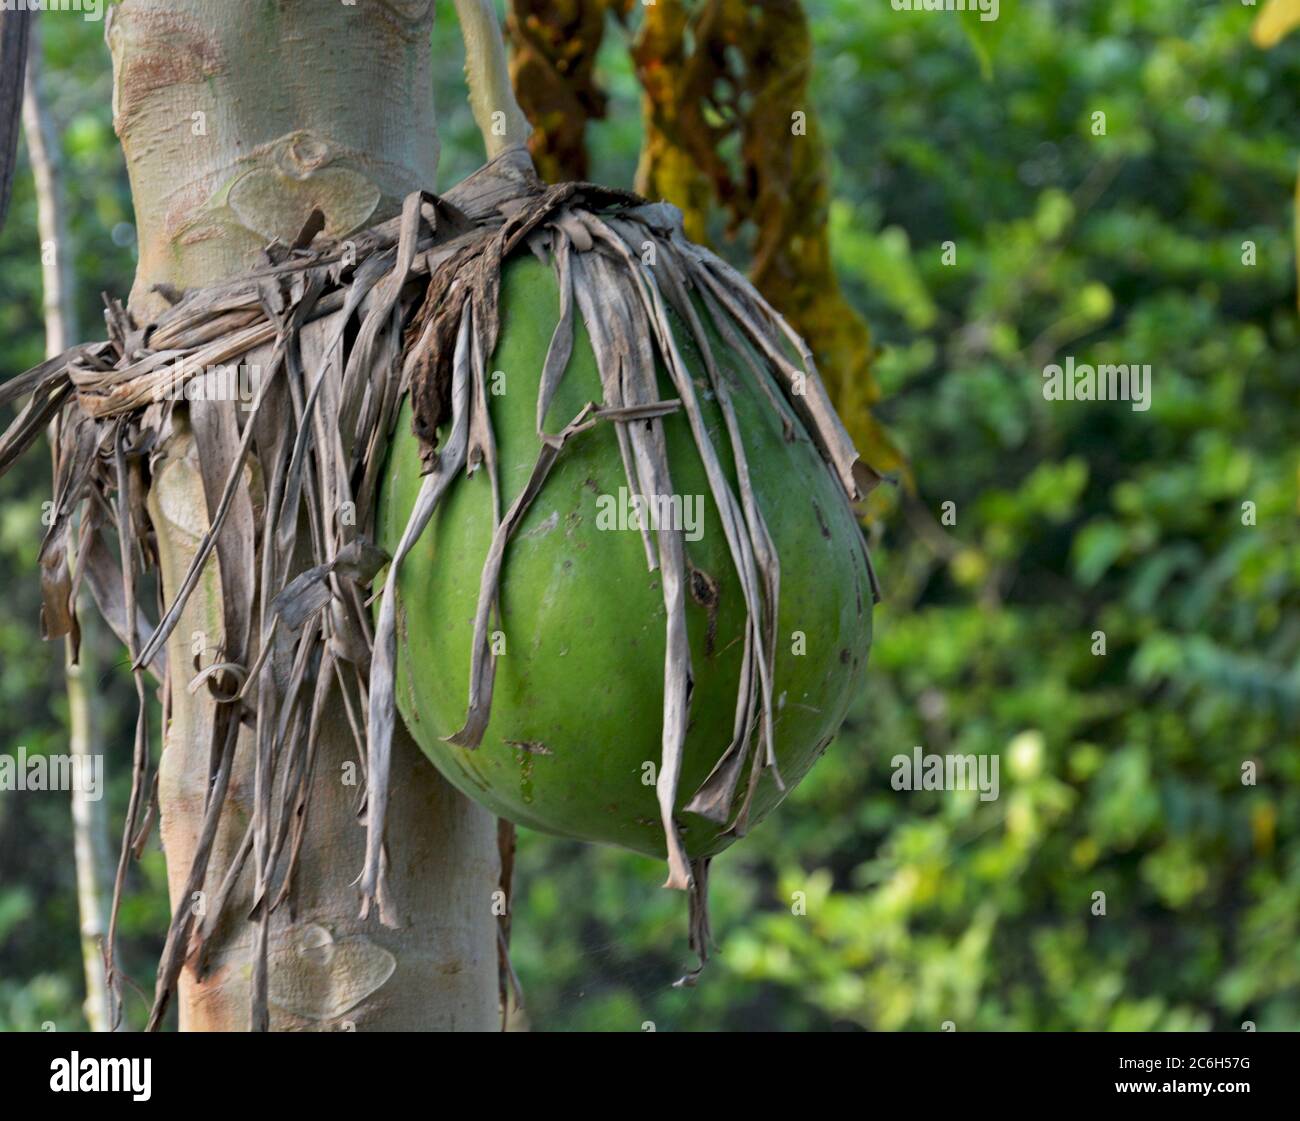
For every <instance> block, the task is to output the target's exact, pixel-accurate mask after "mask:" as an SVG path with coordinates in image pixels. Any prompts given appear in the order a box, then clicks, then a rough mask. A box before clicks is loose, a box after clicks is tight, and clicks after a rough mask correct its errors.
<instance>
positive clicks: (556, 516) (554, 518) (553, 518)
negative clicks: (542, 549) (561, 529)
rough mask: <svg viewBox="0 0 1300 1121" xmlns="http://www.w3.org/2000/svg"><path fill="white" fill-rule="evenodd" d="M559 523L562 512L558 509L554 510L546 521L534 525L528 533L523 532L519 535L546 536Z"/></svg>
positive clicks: (530, 536) (529, 536)
mask: <svg viewBox="0 0 1300 1121" xmlns="http://www.w3.org/2000/svg"><path fill="white" fill-rule="evenodd" d="M559 524H560V512H559V511H558V510H552V511H551V513H550V515H549V516H548V517H547V518H546V520H545V521H543V522H541V523H540V524H538V525H535V526H533V528H532V529H530V530H528V531H527V532H526V533H521V534H520V535H519V536H520V537H528V538H536V537H545V536H546V535H547V534H548V533H550V532H551V530H553V529H554V528H555V527H556V526H557V525H559Z"/></svg>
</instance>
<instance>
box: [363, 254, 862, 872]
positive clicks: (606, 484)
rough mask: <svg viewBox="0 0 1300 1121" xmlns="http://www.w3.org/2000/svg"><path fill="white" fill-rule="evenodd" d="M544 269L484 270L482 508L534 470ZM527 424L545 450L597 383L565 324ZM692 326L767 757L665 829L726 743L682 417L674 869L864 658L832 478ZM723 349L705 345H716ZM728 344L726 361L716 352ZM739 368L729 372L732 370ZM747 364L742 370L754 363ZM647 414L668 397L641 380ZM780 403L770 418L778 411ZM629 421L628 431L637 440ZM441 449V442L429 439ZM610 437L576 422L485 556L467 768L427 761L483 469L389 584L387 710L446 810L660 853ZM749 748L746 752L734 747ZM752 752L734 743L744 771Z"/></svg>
mask: <svg viewBox="0 0 1300 1121" xmlns="http://www.w3.org/2000/svg"><path fill="white" fill-rule="evenodd" d="M559 307H560V296H559V287H558V284H557V280H556V277H555V275H554V273H553V271H552V269H551V268H549V267H548V266H546V265H544V264H542V263H541V262H539V261H538V260H536V259H534V258H533V257H532V256H531V255H526V254H516V255H514V256H512V257H511V258H509V259H508V260H507V261H506V262H505V264H504V267H503V269H502V273H501V289H500V299H499V309H500V312H499V314H500V330H499V335H498V341H497V346H496V350H495V353H493V354H492V355H491V357H490V359H489V360H488V363H487V366H486V370H487V371H489V372H490V373H489V376H488V385H489V392H488V403H489V411H490V416H491V421H492V428H493V432H494V436H495V444H496V450H497V457H498V460H497V471H498V480H499V487H500V495H499V502H500V508H501V509H505V508H508V507H509V505H510V503H511V502H512V500H513V499H514V497H515V496H516V495H517V494H519V492H520V491H521V490H522V489H523V488H524V487H525V485H526V484H527V483H528V481H529V479H530V476H531V475H532V473H533V470H534V465H535V463H536V461H537V456H538V446H539V440H538V435H537V428H536V408H537V397H538V383H539V379H540V377H541V373H542V369H543V365H544V361H545V357H546V354H547V349H548V346H549V345H550V343H551V338H552V332H553V330H554V329H555V324H556V320H557V316H558V314H559ZM574 318H575V321H576V322H575V333H574V339H573V349H572V355H571V357H570V359H569V362H568V366H567V370H566V372H565V374H564V377H563V380H562V381H561V382H560V384H559V387H558V390H557V391H556V393H555V396H554V398H553V399H552V401H551V404H550V410H549V413H548V414H547V422H546V430H547V431H548V432H555V431H558V430H559V429H561V428H562V427H563V426H564V425H565V424H566V423H567V422H568V421H570V420H571V419H572V418H573V417H574V416H575V415H576V414H578V413H579V412H580V410H581V409H582V407H583V406H584V405H585V404H586V403H588V402H596V403H598V404H599V403H600V402H601V400H602V392H601V381H600V376H599V373H598V369H597V363H596V360H595V357H594V355H593V350H592V345H591V342H590V339H589V337H588V334H587V330H586V328H585V326H584V325H583V322H582V317H581V316H577V315H575V317H574ZM670 318H671V321H672V323H673V332H674V337H675V339H676V341H677V345H678V347H679V349H680V352H681V354H682V357H683V359H684V361H685V365H686V368H687V369H688V370H689V372H690V376H691V379H692V381H693V383H694V385H695V390H696V394H697V397H698V399H699V402H700V408H701V411H702V415H703V418H704V421H705V425H706V427H707V431H708V434H709V437H710V439H711V441H712V443H713V446H714V448H715V449H717V451H718V459H719V461H720V463H721V465H722V467H723V470H724V471H725V473H726V476H727V481H728V483H729V484H730V485H731V487H732V488H733V490H734V489H735V488H736V487H737V472H736V467H735V464H734V457H733V455H732V454H731V446H730V440H729V436H728V429H727V426H726V424H725V418H724V415H723V411H722V409H721V408H720V407H719V404H718V402H717V400H716V398H715V396H714V394H713V393H712V392H711V391H710V384H709V381H708V378H707V376H706V371H705V367H704V364H703V361H702V356H701V353H700V350H699V348H698V347H697V346H696V345H695V344H694V342H693V339H692V337H691V332H690V331H689V330H687V329H686V326H685V324H684V323H683V321H682V320H681V318H680V317H678V316H677V315H675V314H674V315H671V316H670ZM702 318H704V321H705V325H706V329H707V331H708V340H709V343H710V346H711V348H712V352H713V355H714V358H715V360H716V362H717V366H718V367H719V368H720V370H721V373H722V376H723V377H725V378H726V380H727V383H728V385H729V386H730V387H731V394H730V397H731V400H732V402H733V404H734V408H735V414H736V419H737V421H738V422H739V430H740V432H741V433H743V441H744V445H745V446H744V451H745V453H746V456H747V461H748V465H749V472H750V477H751V482H752V488H753V494H754V496H755V498H756V500H757V504H758V507H759V508H760V509H761V512H762V515H763V518H764V520H765V522H766V526H767V530H768V533H769V534H770V538H771V541H772V543H773V544H774V546H775V551H776V553H777V555H778V556H779V559H780V583H779V596H778V604H779V607H778V613H777V620H776V628H775V636H776V640H777V641H776V643H775V657H774V674H773V677H772V683H771V693H770V696H771V698H772V717H773V729H774V746H775V757H776V762H777V771H778V773H779V775H780V780H778V779H777V777H776V775H774V774H773V773H772V771H771V769H761V770H760V769H756V768H751V766H750V765H749V764H748V762H747V763H746V766H745V768H744V771H743V775H742V777H741V778H740V780H739V782H738V784H737V786H736V789H735V794H734V798H732V799H731V804H730V805H729V806H726V807H723V809H724V810H725V811H726V812H725V813H724V814H717V813H715V814H714V815H713V817H714V818H716V820H714V819H710V818H708V817H705V816H701V815H700V814H699V813H694V812H691V811H689V810H687V809H686V806H687V804H688V803H690V802H691V800H692V797H693V795H694V794H695V792H696V791H697V789H698V788H699V787H700V785H701V784H702V783H704V781H705V780H706V778H708V777H709V775H710V773H711V772H712V771H713V770H714V767H715V764H717V763H718V762H719V759H720V757H721V756H722V755H723V754H724V752H726V751H727V749H728V745H729V744H731V743H732V741H733V733H734V728H733V725H734V723H735V721H736V718H737V717H736V710H737V689H738V686H739V685H740V682H741V675H742V669H743V665H742V663H743V660H744V648H745V627H746V619H747V614H746V604H745V599H744V596H743V593H742V588H741V584H740V579H739V577H738V575H737V572H736V570H735V565H734V563H733V559H732V555H731V553H730V552H729V550H728V544H727V541H726V540H725V537H724V533H723V528H722V525H721V522H720V519H719V514H718V511H717V508H716V506H715V504H714V502H713V500H712V497H711V494H710V487H709V483H708V480H707V478H706V473H705V467H704V464H703V463H702V460H701V456H700V453H699V451H698V449H697V447H696V444H695V441H694V438H693V434H692V431H691V429H690V427H689V425H688V422H687V418H686V417H685V415H683V414H682V413H681V412H676V413H673V414H671V415H668V416H665V417H663V418H662V419H660V420H657V421H655V422H654V423H659V424H662V426H663V430H664V434H665V439H666V444H667V449H668V462H669V466H670V470H671V479H672V486H673V491H674V494H675V495H677V496H680V497H681V502H680V506H678V507H674V511H675V513H677V514H678V515H679V516H680V518H681V526H680V528H682V530H683V536H684V538H685V553H686V559H687V570H688V581H687V591H688V593H689V594H688V595H687V597H686V621H687V632H688V635H689V645H690V663H691V680H692V686H693V688H692V690H691V693H690V700H689V724H688V730H687V733H686V738H685V747H684V752H683V755H682V763H681V774H680V780H679V782H678V785H677V800H676V803H675V806H674V810H675V813H674V817H675V820H676V822H677V823H678V825H679V827H680V831H681V833H680V835H681V839H682V842H683V844H684V846H685V851H686V852H687V854H688V855H689V856H690V857H691V858H693V859H699V858H702V857H707V856H711V855H713V854H715V853H717V852H719V851H721V850H722V849H723V848H725V847H726V846H727V845H728V844H729V843H730V842H731V841H732V840H733V839H734V837H735V836H736V834H737V832H738V831H739V830H737V829H735V828H728V826H730V825H733V824H734V819H735V816H736V814H737V813H738V812H739V809H740V807H741V805H742V803H743V802H744V800H745V799H746V797H747V796H748V795H749V794H750V791H749V784H750V781H751V775H752V776H753V778H754V781H755V782H756V786H755V788H754V790H753V791H752V800H751V801H750V803H749V804H748V806H747V808H746V812H745V814H744V815H743V816H744V820H745V825H747V826H748V825H753V824H754V823H756V822H757V821H758V820H760V819H761V818H763V817H764V816H765V815H766V814H767V813H768V812H769V811H770V810H771V809H772V808H773V807H774V806H775V805H776V804H777V803H778V802H779V801H780V799H781V797H783V791H782V789H781V786H780V785H779V783H780V782H783V784H784V788H785V790H787V791H788V790H789V789H791V788H792V787H793V785H794V784H795V783H797V782H798V781H799V780H800V779H801V778H802V777H803V776H804V775H805V774H806V773H807V771H808V770H809V768H810V767H811V766H812V764H813V762H814V761H815V760H816V759H817V757H818V756H819V754H820V753H821V752H822V751H823V750H825V748H826V747H827V745H828V744H829V742H830V740H831V738H832V736H833V735H834V734H835V732H836V730H837V729H838V728H839V726H840V724H841V722H842V721H843V719H844V716H845V712H846V710H847V708H848V706H849V703H850V701H851V699H852V698H853V696H854V695H855V693H856V692H857V691H858V690H859V688H860V687H861V685H862V681H863V677H864V673H865V668H866V663H867V653H868V648H869V646H870V641H871V609H872V602H873V601H872V586H873V585H872V580H871V576H870V571H869V564H870V562H869V560H868V558H867V554H866V549H865V543H864V542H863V540H862V537H861V532H860V530H859V528H858V526H857V523H856V520H855V518H854V515H853V512H852V510H851V508H850V506H849V503H848V500H847V498H846V495H845V493H844V490H843V489H842V486H841V484H840V482H839V481H838V480H837V478H836V477H835V475H834V474H833V472H832V471H831V470H830V468H829V467H828V465H827V463H826V462H825V461H824V460H823V458H822V456H821V454H820V453H819V451H818V449H817V447H816V445H815V444H814V443H813V441H812V440H811V439H810V438H809V436H808V434H807V432H806V431H805V429H804V428H803V426H802V425H801V424H800V423H799V421H798V419H797V418H796V417H795V414H794V413H793V412H792V411H790V410H785V411H784V412H781V411H778V409H777V408H775V407H774V399H780V398H781V391H780V390H779V389H778V388H777V383H776V381H775V379H770V375H768V374H766V373H764V374H763V376H765V377H769V380H770V384H769V385H768V386H766V387H763V386H759V385H758V384H756V380H755V378H756V371H755V370H754V369H753V362H752V361H750V362H747V361H743V360H742V359H743V358H744V356H743V355H739V354H737V353H736V352H735V350H734V349H731V348H729V347H728V345H727V343H726V342H724V338H723V337H722V335H720V334H719V333H718V332H716V331H715V330H714V328H713V326H712V324H711V323H710V322H709V320H708V319H707V317H702ZM723 334H727V333H726V332H724V333H723ZM729 337H730V338H731V340H732V343H733V344H738V343H741V342H742V341H743V340H741V339H739V338H738V336H737V335H736V334H735V333H730V335H729ZM751 358H752V356H751ZM759 365H760V366H761V365H762V364H761V363H759ZM658 378H659V391H660V397H661V398H662V399H665V400H667V399H670V398H673V397H675V396H676V391H675V389H674V386H673V383H672V382H671V381H670V379H669V377H668V375H667V373H666V372H665V371H664V370H663V369H662V368H660V369H659V370H658ZM781 404H782V405H783V406H784V404H785V402H784V400H783V399H782V400H781ZM640 423H649V422H645V421H642V422H640ZM443 436H444V439H445V430H443ZM420 472H421V459H420V448H419V444H418V441H417V439H416V437H415V435H413V434H412V415H411V406H410V403H409V402H408V403H407V404H406V405H405V406H404V407H403V410H402V412H401V414H400V417H399V419H398V422H397V428H396V432H395V434H394V437H393V441H392V445H391V449H390V453H389V459H388V462H387V464H386V466H385V469H384V472H383V475H382V478H381V489H380V501H379V507H378V514H377V519H378V522H377V527H376V528H377V532H376V538H377V540H378V541H379V543H380V544H381V545H382V546H383V547H384V548H385V549H387V550H388V552H389V553H390V554H392V553H393V552H394V551H395V550H396V547H397V543H398V541H399V539H400V538H401V535H402V531H403V528H404V527H405V526H406V523H407V518H408V516H409V515H410V512H411V510H412V507H413V505H414V503H415V500H416V495H417V492H418V490H419V487H420ZM626 488H627V481H626V478H625V475H624V465H623V461H622V459H621V457H620V451H619V444H618V440H617V438H616V432H615V427H614V425H613V424H612V423H603V424H597V425H595V426H594V427H591V428H590V429H588V430H586V431H583V432H581V433H579V434H578V435H576V436H574V437H573V438H571V439H570V440H569V441H568V443H567V444H566V445H565V446H564V448H563V450H562V451H561V453H560V455H559V457H558V459H557V460H556V462H555V465H554V467H553V468H552V470H551V472H550V474H549V475H548V476H547V477H546V480H545V482H544V484H543V485H542V488H541V490H540V491H539V493H538V494H537V496H536V498H535V499H534V500H533V501H532V503H531V505H530V506H529V507H528V509H527V512H526V514H525V515H524V517H523V519H522V521H521V522H520V523H519V525H518V527H517V529H516V530H515V532H514V534H513V536H512V537H511V538H510V540H509V544H508V545H507V546H506V550H505V554H504V560H503V564H502V569H501V576H500V583H499V600H498V603H499V616H496V615H494V616H493V617H492V623H491V630H492V631H493V632H494V633H493V635H492V651H493V653H494V655H495V656H496V664H495V686H494V691H493V693H492V700H491V715H490V721H489V723H488V725H487V729H486V732H485V734H484V735H483V737H482V740H481V743H480V744H479V745H478V746H477V747H476V748H473V749H470V748H465V747H460V746H457V745H455V744H454V743H450V742H448V737H450V736H452V735H453V734H454V733H456V730H457V729H458V728H460V727H461V726H462V724H463V723H464V722H465V716H466V706H467V700H468V689H469V680H470V672H471V653H472V649H473V646H474V620H475V610H476V606H477V602H478V598H479V589H480V574H481V571H482V568H483V564H484V559H485V557H486V556H487V554H488V550H489V545H490V543H491V541H492V536H493V510H494V505H493V490H492V481H491V479H490V477H489V473H488V472H487V471H485V470H482V469H480V470H478V471H476V472H475V473H473V474H470V475H465V474H463V473H461V474H458V476H457V478H456V479H455V480H454V481H453V482H452V483H451V485H450V488H449V489H448V490H447V492H446V493H445V495H444V496H443V498H442V500H441V502H440V503H439V505H438V507H437V509H436V511H435V512H434V514H433V517H432V520H431V521H430V522H429V524H428V526H427V527H426V528H425V530H424V531H423V533H422V534H421V536H420V537H419V539H418V540H417V541H416V542H415V545H414V547H413V548H412V549H411V551H410V552H409V553H408V554H407V556H406V558H405V561H404V563H403V565H402V566H401V568H400V570H399V575H398V579H397V584H396V590H397V597H398V598H397V623H396V633H397V676H396V700H397V707H398V710H399V711H400V713H401V715H402V718H403V720H404V721H405V723H406V726H407V728H408V729H409V731H410V732H411V734H412V735H413V737H414V738H415V740H416V742H417V743H418V744H419V745H420V747H421V748H422V750H423V751H424V753H425V754H426V755H427V756H428V757H429V758H430V759H431V760H432V761H433V763H434V764H435V765H436V766H437V767H438V769H439V770H440V771H441V772H442V773H443V775H445V776H446V777H447V778H448V779H449V780H450V781H451V782H452V783H453V784H454V785H455V786H456V787H458V788H459V789H460V790H461V791H462V792H463V793H465V794H466V795H468V796H469V797H470V798H472V799H474V800H475V801H477V802H480V803H481V804H483V805H484V806H486V807H487V808H488V809H490V810H491V811H492V812H493V813H495V814H498V815H500V816H502V817H505V818H507V819H509V820H511V821H514V822H517V823H518V824H520V825H525V826H529V827H531V828H534V829H539V830H542V831H544V832H547V833H552V834H557V835H560V836H565V837H575V838H580V839H583V840H588V841H602V842H607V843H611V844H615V845H621V846H624V847H626V848H629V849H633V850H635V851H637V852H641V853H645V854H647V855H652V856H655V855H658V856H662V855H663V853H664V849H665V836H664V830H663V826H662V824H661V814H660V808H659V806H658V804H657V802H656V792H655V785H654V782H655V772H656V770H657V768H658V767H659V763H660V747H661V735H662V726H663V719H664V691H665V645H666V638H665V619H666V612H665V605H664V596H663V589H662V587H661V584H660V580H661V577H662V573H661V572H660V571H659V570H657V569H656V570H651V569H650V568H649V566H648V564H647V550H646V546H645V543H644V542H643V539H642V533H641V532H640V531H639V529H638V528H637V522H636V518H635V514H633V515H632V516H631V517H629V516H628V512H629V509H630V508H631V504H632V499H631V498H630V497H629V496H628V492H627V489H626ZM753 738H754V739H755V740H757V739H758V738H759V737H758V735H757V734H755V736H754V737H753ZM758 750H759V747H758V746H756V745H750V746H749V747H748V751H749V752H750V758H751V759H752V757H753V753H754V752H756V751H758Z"/></svg>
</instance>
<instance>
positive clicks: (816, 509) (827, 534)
mask: <svg viewBox="0 0 1300 1121" xmlns="http://www.w3.org/2000/svg"><path fill="white" fill-rule="evenodd" d="M812 508H813V513H814V514H816V515H817V524H818V526H820V527H821V531H822V536H823V537H824V538H826V540H827V541H829V540H830V539H831V527H830V526H828V525H827V524H826V519H825V517H823V516H822V508H821V507H820V506H818V505H817V502H816V501H815V500H814V501H813V504H812Z"/></svg>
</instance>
